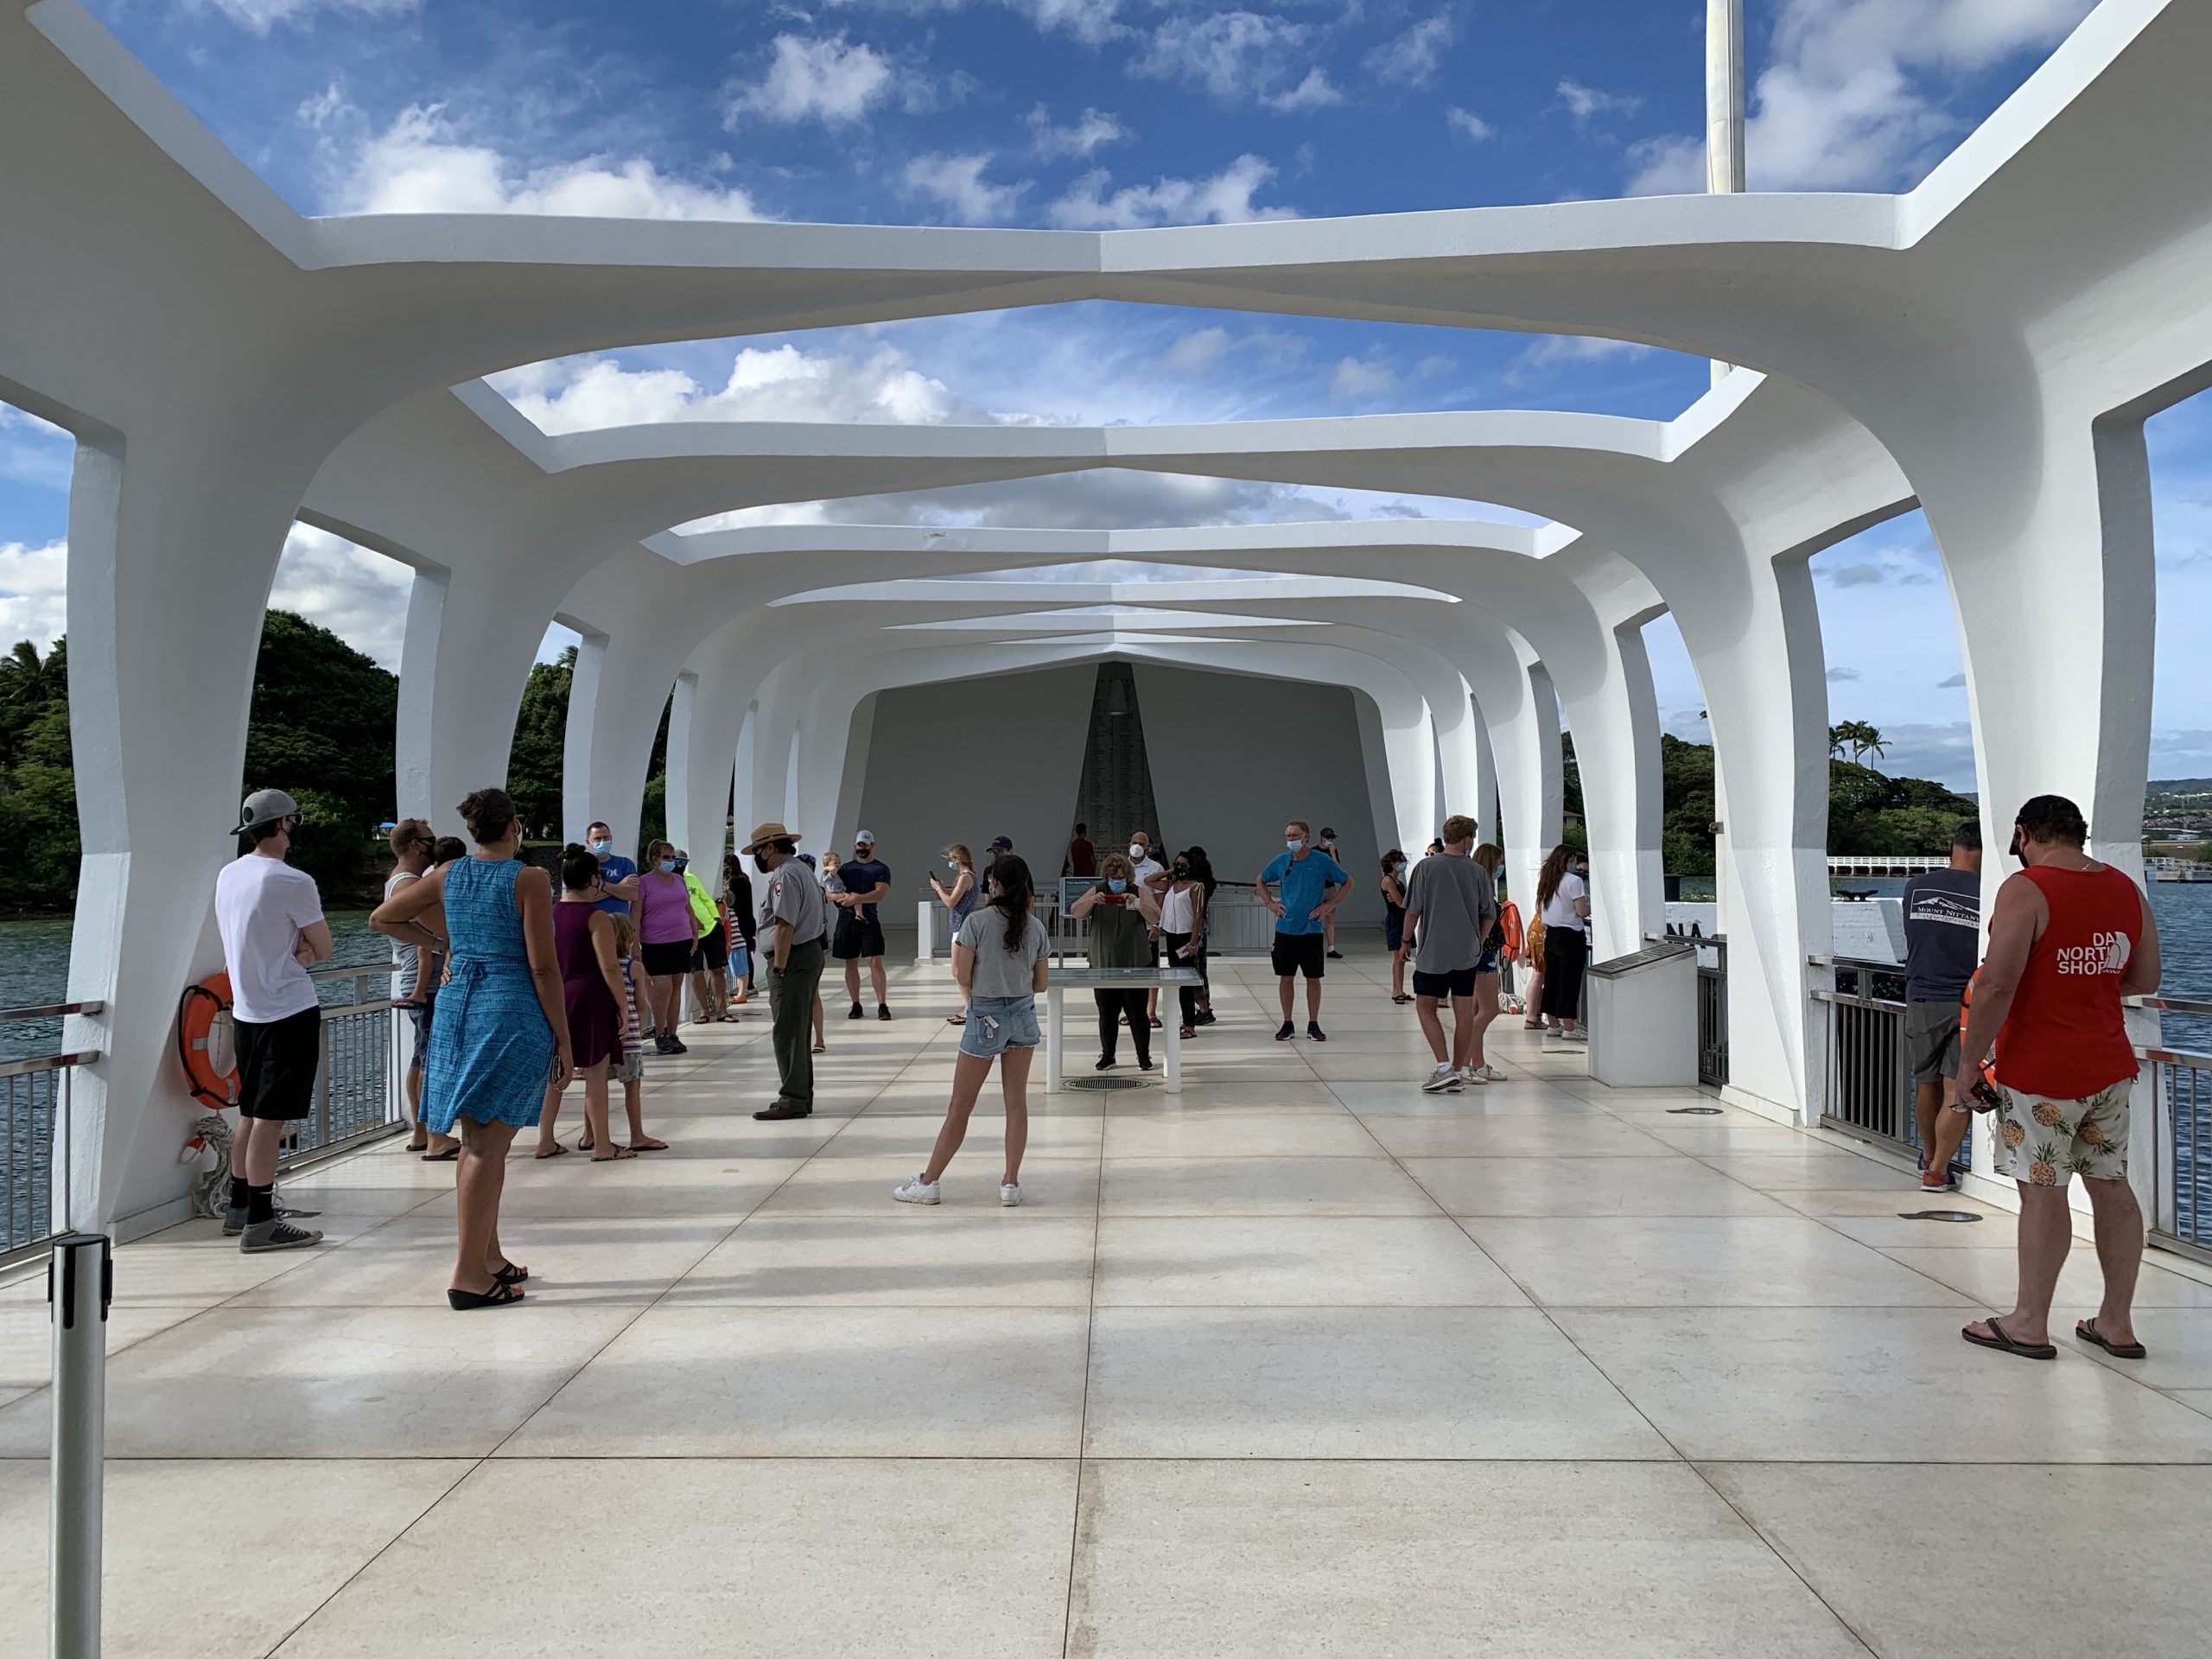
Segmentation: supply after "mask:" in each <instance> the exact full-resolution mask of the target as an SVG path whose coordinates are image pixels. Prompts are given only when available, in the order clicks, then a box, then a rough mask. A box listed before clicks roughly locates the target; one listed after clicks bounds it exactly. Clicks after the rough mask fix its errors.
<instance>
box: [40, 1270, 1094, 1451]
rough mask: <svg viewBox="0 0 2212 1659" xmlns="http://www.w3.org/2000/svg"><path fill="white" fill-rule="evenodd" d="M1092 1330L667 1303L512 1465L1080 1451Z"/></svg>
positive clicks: (970, 1310) (1073, 1320)
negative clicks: (525, 1460)
mask: <svg viewBox="0 0 2212 1659" xmlns="http://www.w3.org/2000/svg"><path fill="white" fill-rule="evenodd" d="M1088 1326H1089V1319H1088V1318H1087V1316H1086V1314H1085V1313H1084V1312H1083V1311H1081V1310H1078V1309H1072V1308H1071V1309H1061V1308H1027V1307H1025V1308H994V1307H929V1308H903V1307H899V1308H892V1307H700V1306H682V1307H677V1306H662V1307H658V1308H654V1309H652V1310H650V1311H648V1312H647V1313H645V1314H643V1315H641V1316H640V1317H639V1319H638V1321H637V1323H636V1324H634V1325H632V1326H630V1327H629V1328H628V1329H627V1330H626V1331H625V1332H623V1333H622V1335H621V1336H620V1338H618V1339H616V1340H615V1341H614V1342H613V1343H611V1344H607V1348H606V1350H605V1351H603V1352H601V1353H600V1354H598V1355H597V1356H596V1357H594V1359H593V1360H592V1362H591V1363H589V1364H588V1365H587V1366H585V1367H584V1368H583V1370H582V1371H581V1372H580V1373H579V1374H577V1375H576V1376H575V1377H574V1378H573V1379H572V1380H571V1381H570V1382H569V1384H568V1386H567V1387H565V1388H563V1389H562V1390H561V1391H560V1393H559V1394H558V1395H555V1396H554V1397H553V1399H552V1400H551V1401H550V1402H549V1403H548V1404H546V1405H545V1406H544V1407H543V1408H542V1409H540V1410H539V1411H537V1413H536V1414H535V1415H533V1416H532V1417H531V1419H530V1421H528V1422H527V1423H525V1424H524V1425H523V1427H522V1428H521V1429H520V1431H519V1432H518V1433H516V1434H515V1435H514V1437H513V1438H512V1440H509V1441H508V1442H507V1443H506V1444H505V1446H503V1447H502V1448H501V1452H500V1455H502V1456H505V1457H531V1458H548V1457H560V1458H566V1457H614V1458H626V1457H653V1458H669V1457H677V1458H698V1457H715V1458H747V1457H777V1458H880V1457H907V1458H912V1457H931V1458H1065V1457H1073V1456H1075V1455H1076V1453H1077V1443H1078V1441H1079V1440H1080V1438H1081V1433H1082V1424H1083V1398H1084V1346H1085V1342H1086V1338H1087V1334H1088ZM4 1415H5V1414H0V1421H4Z"/></svg>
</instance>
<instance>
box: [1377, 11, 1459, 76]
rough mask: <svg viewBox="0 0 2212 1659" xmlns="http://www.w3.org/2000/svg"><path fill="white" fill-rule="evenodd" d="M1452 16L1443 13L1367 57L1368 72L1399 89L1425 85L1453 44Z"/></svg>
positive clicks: (1380, 47) (1416, 24) (1418, 25)
mask: <svg viewBox="0 0 2212 1659" xmlns="http://www.w3.org/2000/svg"><path fill="white" fill-rule="evenodd" d="M1451 44H1452V14H1451V13H1450V12H1448V11H1440V12H1438V13H1437V14H1436V16H1433V17H1431V18H1429V19H1427V21H1426V22H1418V23H1415V24H1414V26H1413V27H1412V28H1411V29H1408V30H1407V31H1406V32H1405V33H1404V34H1402V35H1399V36H1398V37H1397V38H1396V39H1395V40H1393V41H1384V42H1383V44H1382V45H1381V46H1378V47H1376V48H1375V49H1374V50H1373V51H1372V52H1370V53H1369V54H1367V73H1370V75H1373V76H1374V77H1375V78H1376V79H1377V80H1381V81H1387V82H1389V83H1390V84H1391V85H1393V86H1427V85H1428V83H1429V82H1430V81H1432V80H1433V79H1435V78H1436V67H1437V65H1438V64H1439V63H1440V62H1441V61H1442V60H1443V57H1444V53H1445V49H1446V48H1447V47H1449V46H1450V45H1451Z"/></svg>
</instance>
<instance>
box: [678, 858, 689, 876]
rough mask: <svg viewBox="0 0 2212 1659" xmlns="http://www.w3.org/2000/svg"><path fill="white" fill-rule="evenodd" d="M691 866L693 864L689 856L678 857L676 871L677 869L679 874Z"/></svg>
mask: <svg viewBox="0 0 2212 1659" xmlns="http://www.w3.org/2000/svg"><path fill="white" fill-rule="evenodd" d="M690 866H691V861H690V859H688V858H679V859H677V861H676V871H677V874H679V875H680V874H683V872H684V871H685V870H687V869H689V868H690Z"/></svg>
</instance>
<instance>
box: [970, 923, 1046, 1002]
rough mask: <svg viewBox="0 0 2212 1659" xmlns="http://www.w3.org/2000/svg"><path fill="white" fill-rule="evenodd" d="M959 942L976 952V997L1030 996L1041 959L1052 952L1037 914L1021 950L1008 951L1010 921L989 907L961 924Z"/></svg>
mask: <svg viewBox="0 0 2212 1659" xmlns="http://www.w3.org/2000/svg"><path fill="white" fill-rule="evenodd" d="M959 943H961V944H964V945H966V946H967V947H968V948H969V950H972V951H974V952H975V953H976V968H975V971H974V972H973V973H972V974H970V975H969V979H968V988H969V992H970V994H972V995H976V996H1027V995H1030V993H1031V991H1032V990H1033V988H1035V986H1036V983H1037V959H1038V958H1039V957H1042V956H1043V955H1044V954H1045V953H1046V951H1047V950H1051V949H1052V942H1051V941H1050V940H1049V939H1047V938H1046V937H1045V924H1044V923H1042V922H1040V921H1039V920H1038V919H1037V916H1036V912H1030V916H1029V925H1028V926H1027V928H1025V929H1024V930H1023V931H1022V935H1021V949H1020V950H1007V948H1006V918H1005V917H1004V916H1002V915H1001V914H1000V913H999V912H997V911H996V910H995V909H993V908H991V907H990V906H979V907H978V908H977V909H976V912H974V913H973V914H972V915H970V916H969V918H968V919H967V920H966V921H964V922H963V923H961V924H960V935H959Z"/></svg>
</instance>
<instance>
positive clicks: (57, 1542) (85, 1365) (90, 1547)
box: [47, 1233, 115, 1659]
mask: <svg viewBox="0 0 2212 1659" xmlns="http://www.w3.org/2000/svg"><path fill="white" fill-rule="evenodd" d="M47 1273H48V1278H47V1300H48V1309H49V1313H50V1314H51V1317H52V1319H53V1321H54V1451H53V1483H54V1493H53V1511H52V1522H51V1537H50V1540H49V1552H48V1560H49V1562H50V1567H49V1572H48V1583H49V1585H50V1586H51V1590H50V1594H51V1608H50V1611H49V1613H48V1620H47V1631H48V1641H49V1645H50V1651H51V1653H52V1655H53V1659H99V1650H100V1518H101V1475H102V1466H103V1465H102V1460H103V1459H104V1458H105V1455H106V1451H107V1446H106V1438H107V1433H106V1424H107V1309H108V1302H109V1300H110V1298H111V1294H112V1293H113V1290H114V1273H115V1260H114V1256H113V1254H112V1252H111V1247H110V1243H109V1239H108V1236H107V1235H106V1234H105V1233H65V1234H63V1235H62V1236H60V1238H57V1239H55V1240H54V1256H53V1260H52V1262H51V1264H50V1265H49V1266H48V1269H47Z"/></svg>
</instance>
